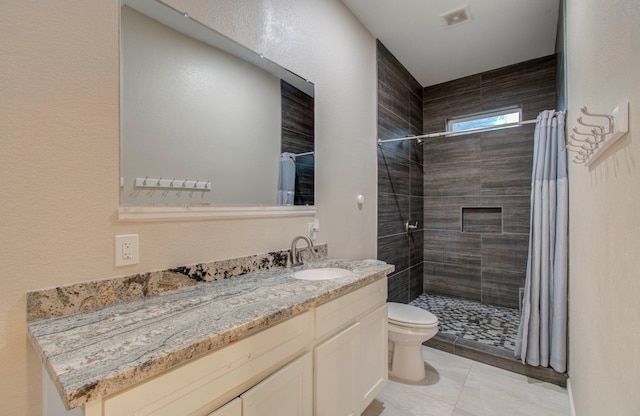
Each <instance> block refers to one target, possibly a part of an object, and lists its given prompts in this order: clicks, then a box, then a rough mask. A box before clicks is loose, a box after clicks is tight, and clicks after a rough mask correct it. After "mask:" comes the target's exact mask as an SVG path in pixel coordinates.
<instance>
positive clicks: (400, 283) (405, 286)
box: [387, 270, 410, 303]
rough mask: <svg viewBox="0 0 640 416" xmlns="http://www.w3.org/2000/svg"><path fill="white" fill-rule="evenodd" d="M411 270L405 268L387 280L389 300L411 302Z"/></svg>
mask: <svg viewBox="0 0 640 416" xmlns="http://www.w3.org/2000/svg"><path fill="white" fill-rule="evenodd" d="M409 279H410V275H409V270H403V271H401V272H400V273H395V274H392V275H391V276H389V278H388V280H387V300H388V301H389V302H398V303H409Z"/></svg>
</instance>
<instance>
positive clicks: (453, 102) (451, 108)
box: [422, 89, 482, 133]
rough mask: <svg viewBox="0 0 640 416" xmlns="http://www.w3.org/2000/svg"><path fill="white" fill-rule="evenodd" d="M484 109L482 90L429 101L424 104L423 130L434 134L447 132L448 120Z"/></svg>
mask: <svg viewBox="0 0 640 416" xmlns="http://www.w3.org/2000/svg"><path fill="white" fill-rule="evenodd" d="M481 107H482V93H481V90H480V89H477V90H470V91H468V92H465V93H464V94H459V95H452V96H451V97H445V98H440V99H437V100H428V101H425V102H424V110H423V113H422V114H423V126H424V127H423V130H424V132H425V133H434V132H439V131H444V130H446V125H447V119H449V118H453V117H460V116H463V115H466V114H472V113H476V112H478V111H479V110H478V108H481Z"/></svg>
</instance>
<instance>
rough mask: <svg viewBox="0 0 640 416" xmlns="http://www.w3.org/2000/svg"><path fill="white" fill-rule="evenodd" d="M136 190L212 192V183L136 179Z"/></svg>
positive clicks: (187, 180)
mask: <svg viewBox="0 0 640 416" xmlns="http://www.w3.org/2000/svg"><path fill="white" fill-rule="evenodd" d="M136 188H154V189H175V190H176V191H194V190H195V191H210V190H211V181H201V180H200V179H196V180H195V181H194V180H189V179H176V178H172V179H162V178H150V177H148V176H147V177H144V178H136Z"/></svg>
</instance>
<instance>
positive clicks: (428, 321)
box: [387, 302, 438, 382]
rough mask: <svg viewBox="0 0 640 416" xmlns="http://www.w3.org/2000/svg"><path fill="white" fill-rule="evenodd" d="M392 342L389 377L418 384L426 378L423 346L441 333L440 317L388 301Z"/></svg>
mask: <svg viewBox="0 0 640 416" xmlns="http://www.w3.org/2000/svg"><path fill="white" fill-rule="evenodd" d="M387 306H388V310H389V312H388V324H389V341H391V342H392V343H393V355H392V356H391V365H390V369H389V376H390V377H393V378H395V379H398V380H402V381H408V382H418V381H421V380H422V379H424V377H425V371H424V360H423V359H422V349H421V345H422V343H423V342H425V341H427V340H428V339H431V337H433V336H434V335H435V334H437V333H438V318H437V317H436V316H435V315H434V314H432V313H431V312H428V311H425V310H424V309H420V308H418V307H415V306H411V305H405V304H403V303H395V302H388V303H387Z"/></svg>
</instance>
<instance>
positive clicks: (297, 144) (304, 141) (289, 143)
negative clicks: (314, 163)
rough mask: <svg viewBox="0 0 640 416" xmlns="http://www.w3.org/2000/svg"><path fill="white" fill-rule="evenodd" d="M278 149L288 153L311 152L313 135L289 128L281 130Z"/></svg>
mask: <svg viewBox="0 0 640 416" xmlns="http://www.w3.org/2000/svg"><path fill="white" fill-rule="evenodd" d="M281 133H282V138H281V145H280V151H281V152H290V153H305V152H313V150H314V149H313V136H309V135H306V134H303V133H300V132H296V131H291V130H282V132H281Z"/></svg>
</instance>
